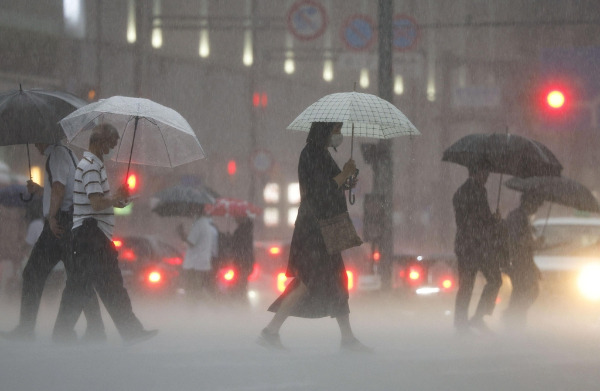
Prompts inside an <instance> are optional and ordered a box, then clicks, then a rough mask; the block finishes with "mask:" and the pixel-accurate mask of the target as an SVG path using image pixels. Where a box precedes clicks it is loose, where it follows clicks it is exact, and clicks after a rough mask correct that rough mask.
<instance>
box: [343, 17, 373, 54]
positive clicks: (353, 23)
mask: <svg viewBox="0 0 600 391" xmlns="http://www.w3.org/2000/svg"><path fill="white" fill-rule="evenodd" d="M342 39H343V40H344V43H345V44H346V46H347V47H348V48H349V49H352V50H366V49H369V48H370V47H371V45H372V44H373V42H374V41H375V28H374V23H373V21H372V20H371V18H369V17H368V16H366V15H353V16H351V17H350V18H348V20H347V21H346V23H345V24H344V27H343V28H342Z"/></svg>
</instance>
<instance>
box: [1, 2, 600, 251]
mask: <svg viewBox="0 0 600 391" xmlns="http://www.w3.org/2000/svg"><path fill="white" fill-rule="evenodd" d="M393 23H394V38H393V46H394V54H393V80H394V94H395V95H394V102H393V103H394V104H395V105H396V106H398V107H399V108H400V109H401V110H402V111H403V112H404V113H405V114H406V115H407V116H408V117H409V118H410V119H411V120H412V122H413V123H414V124H415V125H416V127H417V128H418V129H419V130H420V131H421V132H422V136H420V137H416V138H414V139H409V138H400V139H396V140H394V143H393V165H394V167H393V172H394V198H393V204H394V215H393V221H394V235H395V236H394V239H395V247H396V249H397V250H398V251H408V252H410V251H415V250H416V251H421V250H423V249H424V248H425V249H427V250H428V251H451V249H452V241H453V236H454V221H453V213H452V206H451V197H452V193H453V192H454V190H455V189H456V188H457V187H458V186H459V185H460V183H462V181H464V179H465V178H466V170H465V169H464V168H461V167H458V166H456V165H451V164H448V163H442V162H441V161H440V159H441V154H442V151H443V149H444V148H446V147H447V146H449V145H450V144H451V143H452V142H453V141H455V140H456V139H458V138H459V137H461V136H463V135H465V134H468V133H473V132H505V131H507V129H508V131H509V132H510V133H516V134H521V135H525V136H528V137H532V138H535V139H537V140H539V141H542V142H543V143H545V144H546V145H548V146H549V147H550V148H551V149H552V150H553V151H554V152H555V154H556V155H557V156H558V158H559V159H560V160H561V161H562V162H563V165H564V167H565V169H564V172H563V173H564V174H565V175H567V176H570V177H572V178H574V179H576V180H579V181H581V182H582V183H584V184H586V185H587V186H589V187H590V188H592V189H594V190H596V191H597V190H599V189H600V178H599V177H598V175H597V174H596V168H597V167H598V166H599V163H600V161H599V160H600V158H599V157H598V153H597V152H596V151H597V150H598V148H599V147H600V140H599V135H598V130H599V129H598V128H599V126H598V115H599V114H600V107H599V101H600V98H599V96H600V76H598V75H599V74H600V72H598V70H599V69H598V68H599V66H600V49H598V48H599V47H600V42H599V41H600V8H598V6H597V1H594V0H588V1H586V0H581V1H576V2H563V1H557V0H546V1H543V2H535V1H520V0H507V1H502V2H497V1H491V0H487V1H482V0H456V1H452V2H448V1H441V0H421V1H416V0H395V1H394V22H393ZM376 37H377V2H376V1H368V0H236V1H226V0H168V1H167V0H89V1H84V0H44V1H42V0H19V1H12V0H0V90H7V89H14V88H18V86H19V84H21V85H22V86H23V88H34V87H41V88H50V89H51V88H57V89H62V90H67V91H69V92H72V93H75V94H76V95H79V96H81V97H82V98H85V99H88V100H89V101H93V100H97V99H102V98H106V97H110V96H113V95H125V96H140V97H145V98H149V99H152V100H154V101H156V102H158V103H161V104H164V105H167V106H169V107H172V108H174V109H175V110H177V111H179V112H180V113H181V114H182V115H183V116H184V117H185V118H186V119H187V120H188V122H189V123H190V125H191V126H192V128H193V129H194V130H195V131H196V133H197V135H198V139H199V140H200V142H201V144H202V145H203V147H204V148H205V150H206V152H207V155H208V158H207V159H204V160H201V161H198V162H196V163H194V164H189V165H187V166H183V167H178V168H176V169H175V170H166V169H157V168H152V167H135V168H134V172H135V174H136V175H137V179H138V183H137V189H136V191H138V192H140V193H141V194H143V196H142V197H140V198H139V199H138V200H136V201H135V202H134V204H133V206H132V208H131V211H130V212H131V213H130V214H129V215H127V216H126V217H124V218H123V219H121V221H120V222H119V223H118V225H119V226H120V227H123V229H136V230H138V231H159V232H160V231H161V230H163V231H167V230H168V229H169V224H158V223H157V222H158V221H163V220H158V219H159V218H158V217H157V216H154V215H153V214H152V213H151V212H150V208H151V206H150V197H151V195H152V194H153V193H155V192H156V191H158V190H159V189H160V188H162V187H165V186H168V185H172V184H177V183H182V182H188V183H205V184H207V185H209V186H210V187H211V188H213V189H214V190H216V191H217V192H219V193H220V194H222V195H226V196H232V197H238V198H244V199H248V200H250V201H252V202H253V203H255V204H257V205H260V206H262V207H264V214H263V216H261V217H260V218H259V221H257V224H256V225H255V226H256V235H255V237H256V238H257V239H263V240H264V239H289V238H290V237H291V230H292V228H293V221H294V219H295V213H296V209H297V207H298V202H299V192H298V187H297V184H296V181H297V175H296V165H297V158H298V154H299V152H300V150H301V148H302V146H303V144H304V139H305V137H306V134H303V133H295V132H291V131H287V130H285V128H286V126H287V125H288V124H289V123H290V122H291V121H292V120H293V119H294V118H295V117H296V116H297V115H298V114H299V113H300V112H301V111H302V110H303V109H304V108H305V107H306V106H308V105H309V104H311V103H313V102H314V101H316V100H317V99H318V98H320V97H322V96H324V95H327V94H330V93H334V92H341V91H351V90H352V89H353V88H354V85H355V84H356V90H357V91H359V92H367V93H372V94H377V63H378V57H377V39H376ZM552 90H557V91H559V92H561V93H562V94H563V96H564V98H565V102H564V104H562V105H561V104H560V103H559V104H558V106H559V107H558V108H557V109H553V108H552V107H551V106H549V105H548V103H547V101H546V100H545V98H546V95H547V94H548V93H549V92H550V91H552ZM558 101H559V102H560V97H559V98H558ZM360 141H368V140H359V142H360ZM24 151H25V149H24V147H22V146H15V147H2V148H0V159H1V160H4V161H5V162H6V163H8V164H9V165H10V167H11V168H12V169H13V171H15V172H17V173H20V174H22V175H25V174H27V166H26V159H25V158H24V154H25V152H24ZM33 155H36V154H33ZM348 157H349V142H346V143H344V144H343V146H342V148H340V150H339V151H338V153H337V154H336V155H335V158H336V160H337V161H338V163H339V164H340V165H341V164H343V162H344V161H345V160H347V159H348ZM355 159H356V160H357V165H358V167H359V168H360V169H361V174H360V177H361V178H360V179H361V180H360V185H359V187H358V189H357V193H356V204H355V205H354V206H351V207H350V214H351V216H352V217H353V219H354V220H355V222H356V223H357V226H358V227H359V228H360V227H361V221H362V213H363V208H362V204H363V200H364V198H365V195H367V194H369V193H370V192H371V190H372V189H371V186H372V184H371V183H372V171H371V169H370V168H369V165H368V164H366V163H365V162H364V161H363V157H362V156H361V155H360V153H355ZM41 164H42V159H41V157H38V156H35V157H34V165H38V166H40V165H41ZM107 166H108V167H109V168H110V169H111V170H113V172H114V174H113V175H112V177H115V175H116V176H117V177H118V175H119V174H120V175H121V177H122V176H123V175H124V170H125V167H121V166H118V165H115V164H108V165H107ZM41 171H42V176H43V170H41ZM498 180H499V176H492V177H491V179H490V183H489V186H490V187H489V190H488V192H489V193H490V198H491V199H492V200H491V201H492V202H495V197H496V191H493V189H496V190H497V187H498ZM515 203H516V195H514V194H513V193H512V192H509V191H503V193H502V199H501V204H500V205H501V211H503V213H504V214H506V212H507V211H508V209H509V208H512V206H513V204H515ZM400 249H402V250H400Z"/></svg>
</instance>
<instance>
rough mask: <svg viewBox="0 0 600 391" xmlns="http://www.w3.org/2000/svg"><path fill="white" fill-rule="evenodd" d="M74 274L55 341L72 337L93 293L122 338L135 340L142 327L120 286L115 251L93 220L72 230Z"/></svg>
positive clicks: (66, 289) (120, 278) (64, 297)
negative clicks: (98, 297) (98, 298)
mask: <svg viewBox="0 0 600 391" xmlns="http://www.w3.org/2000/svg"><path fill="white" fill-rule="evenodd" d="M73 235H74V236H73V265H74V267H73V272H72V273H71V274H70V275H69V276H68V278H67V286H66V287H65V290H64V292H63V296H62V300H61V302H60V308H59V311H58V317H57V318H56V324H55V325H54V335H53V336H54V338H55V339H64V338H67V339H68V338H72V337H74V336H75V331H74V327H75V324H76V323H77V320H78V319H79V316H80V315H81V312H82V310H83V308H84V307H85V305H86V304H87V303H88V302H89V301H90V299H91V298H92V297H93V296H95V294H96V292H97V293H98V295H99V296H100V299H101V300H102V303H104V306H105V307H106V310H107V311H108V313H109V315H110V317H111V318H112V320H113V321H114V323H115V326H116V327H117V330H118V331H119V334H120V335H121V337H122V338H124V339H127V338H131V337H134V336H135V335H136V334H139V332H141V331H142V330H143V326H142V324H141V323H140V321H139V320H138V318H137V317H136V316H135V314H134V313H133V310H132V307H131V299H130V298H129V294H128V293H127V290H126V289H125V287H124V286H123V277H122V276H121V269H119V264H118V259H117V255H118V253H117V250H116V249H115V246H114V244H113V242H112V241H111V240H109V239H108V238H107V237H106V235H104V233H103V232H102V231H101V230H100V228H98V226H97V223H96V220H94V219H88V220H86V221H84V224H83V226H81V227H78V228H76V229H75V230H74V231H73Z"/></svg>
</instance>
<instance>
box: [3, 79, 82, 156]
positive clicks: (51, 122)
mask: <svg viewBox="0 0 600 391" xmlns="http://www.w3.org/2000/svg"><path fill="white" fill-rule="evenodd" d="M85 104H86V102H85V101H84V100H82V99H79V98H78V97H76V96H75V95H72V94H69V93H67V92H63V91H45V90H41V89H32V90H22V89H20V88H19V89H18V90H12V91H7V92H2V93H0V145H15V144H31V143H44V144H55V143H57V142H58V141H60V140H61V139H63V138H65V134H64V132H63V130H62V129H61V128H60V126H59V124H58V121H60V120H61V119H62V118H64V117H65V116H66V115H69V114H70V113H71V112H73V111H74V110H76V109H78V108H79V107H81V106H84V105H85Z"/></svg>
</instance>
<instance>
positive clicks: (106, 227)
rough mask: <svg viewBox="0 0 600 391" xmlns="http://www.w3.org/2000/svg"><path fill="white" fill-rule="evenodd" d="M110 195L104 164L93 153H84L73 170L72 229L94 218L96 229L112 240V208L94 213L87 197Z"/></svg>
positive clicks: (113, 220) (113, 221) (113, 217)
mask: <svg viewBox="0 0 600 391" xmlns="http://www.w3.org/2000/svg"><path fill="white" fill-rule="evenodd" d="M97 193H100V194H104V195H108V194H109V193H110V186H109V184H108V178H107V177H106V168H104V163H103V162H102V161H101V160H100V159H99V158H98V157H97V156H96V155H94V154H93V153H91V152H87V151H86V152H84V153H83V159H81V161H80V162H79V164H78V165H77V169H76V170H75V183H74V186H73V208H74V210H73V229H75V228H77V227H80V226H81V225H82V224H83V220H85V219H87V218H90V217H91V218H94V219H96V220H97V221H98V228H100V229H101V230H102V232H104V234H105V235H106V237H107V238H108V239H109V240H112V233H113V227H114V225H115V214H114V210H113V207H112V206H110V207H108V208H106V209H103V210H99V211H95V210H94V209H93V208H92V204H91V202H90V199H89V196H90V195H91V194H97Z"/></svg>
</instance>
